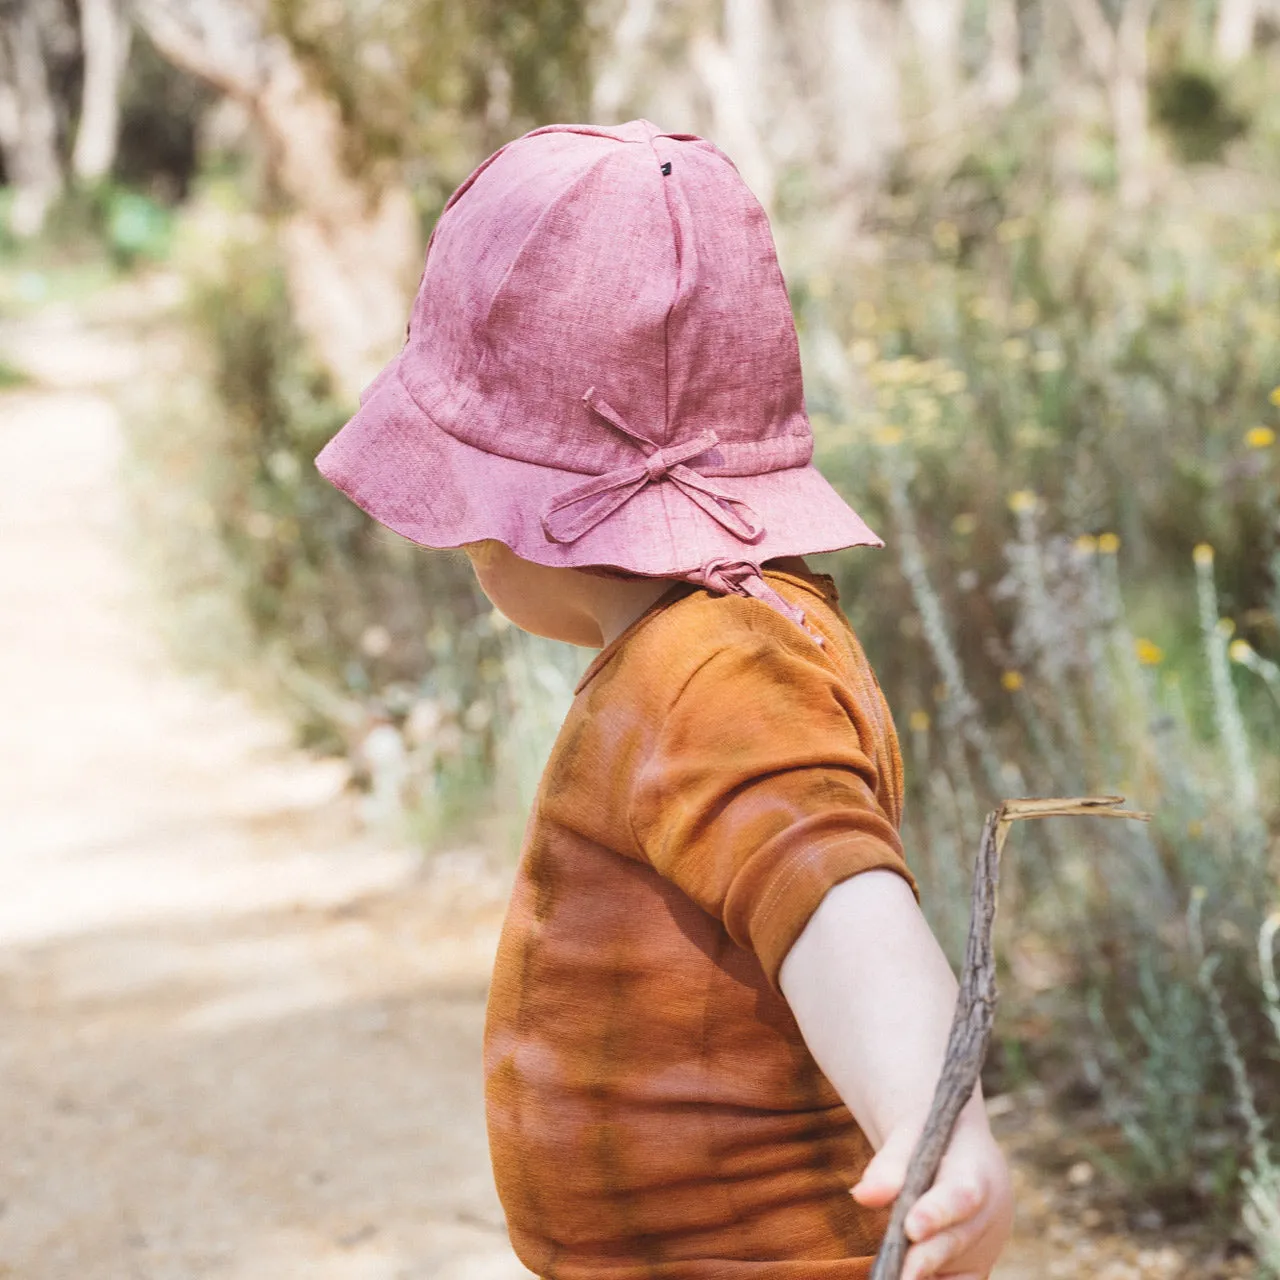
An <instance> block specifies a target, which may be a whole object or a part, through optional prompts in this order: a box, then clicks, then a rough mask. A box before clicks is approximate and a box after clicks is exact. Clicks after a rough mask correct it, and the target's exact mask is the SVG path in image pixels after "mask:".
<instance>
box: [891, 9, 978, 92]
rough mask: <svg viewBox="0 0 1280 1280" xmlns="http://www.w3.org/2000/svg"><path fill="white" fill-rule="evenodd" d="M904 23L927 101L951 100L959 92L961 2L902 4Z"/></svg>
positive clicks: (962, 12) (962, 10) (962, 13)
mask: <svg viewBox="0 0 1280 1280" xmlns="http://www.w3.org/2000/svg"><path fill="white" fill-rule="evenodd" d="M904 12H905V14H906V18H907V23H908V26H909V27H910V31H911V34H912V36H913V40H912V45H913V47H914V53H915V56H916V59H917V60H918V62H919V65H920V68H921V70H922V71H923V72H924V77H925V83H926V87H927V92H928V95H929V100H930V101H931V102H932V103H933V104H935V105H938V104H945V103H950V102H953V101H954V100H955V97H956V94H957V93H958V91H959V88H960V29H961V23H962V22H963V19H964V0H906V3H905V6H904Z"/></svg>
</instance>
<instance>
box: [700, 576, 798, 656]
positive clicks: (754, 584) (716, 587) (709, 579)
mask: <svg viewBox="0 0 1280 1280" xmlns="http://www.w3.org/2000/svg"><path fill="white" fill-rule="evenodd" d="M681 577H683V578H685V579H686V580H687V581H689V582H693V583H696V584H697V585H698V586H700V587H706V588H707V590H709V591H718V592H719V593H720V594H721V595H737V596H750V597H751V598H752V599H754V600H759V601H760V602H761V603H762V604H767V605H768V606H769V607H770V608H771V609H774V610H776V611H777V612H778V613H780V614H782V616H783V617H784V618H790V619H791V621H792V622H794V623H795V624H796V626H798V627H800V628H801V629H802V630H803V631H804V632H805V634H806V635H808V636H809V637H810V638H811V639H812V640H813V641H814V643H815V644H817V645H818V646H819V647H821V646H822V643H823V640H822V636H821V635H819V634H818V633H817V632H816V631H815V630H814V629H813V628H812V627H811V626H809V625H808V623H806V621H805V615H804V610H803V609H801V608H798V607H797V606H796V605H793V604H792V603H791V602H790V601H789V600H787V599H785V598H784V597H783V596H781V595H780V594H779V593H778V592H777V591H775V590H774V589H773V588H772V587H771V586H770V585H769V584H768V583H767V582H766V581H765V579H764V574H763V573H762V572H761V569H760V566H759V565H758V564H756V563H754V562H753V561H751V560H729V559H727V558H724V557H721V558H717V559H715V560H708V561H706V562H705V563H703V564H701V565H699V566H698V567H697V568H696V569H693V570H691V571H690V572H689V573H685V574H681Z"/></svg>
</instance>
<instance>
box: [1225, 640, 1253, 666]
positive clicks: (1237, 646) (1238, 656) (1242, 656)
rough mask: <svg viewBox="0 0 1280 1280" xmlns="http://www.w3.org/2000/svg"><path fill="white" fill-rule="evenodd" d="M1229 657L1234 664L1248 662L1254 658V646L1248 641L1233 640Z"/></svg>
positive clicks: (1228, 652) (1228, 653)
mask: <svg viewBox="0 0 1280 1280" xmlns="http://www.w3.org/2000/svg"><path fill="white" fill-rule="evenodd" d="M1227 656H1228V657H1229V658H1230V659H1231V661H1232V662H1248V661H1249V659H1250V658H1252V657H1253V646H1252V645H1251V644H1250V643H1249V642H1248V641H1247V640H1233V641H1232V642H1231V645H1230V647H1229V648H1228V649H1227Z"/></svg>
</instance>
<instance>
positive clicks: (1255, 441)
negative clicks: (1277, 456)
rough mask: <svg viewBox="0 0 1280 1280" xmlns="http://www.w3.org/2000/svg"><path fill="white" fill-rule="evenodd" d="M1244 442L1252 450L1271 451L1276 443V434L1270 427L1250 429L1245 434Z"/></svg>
mask: <svg viewBox="0 0 1280 1280" xmlns="http://www.w3.org/2000/svg"><path fill="white" fill-rule="evenodd" d="M1244 442H1245V445H1246V447H1248V448H1250V449H1269V448H1271V446H1272V445H1273V444H1275V442H1276V433H1275V432H1274V431H1272V429H1271V428H1270V427H1250V428H1249V430H1248V431H1246V432H1245V433H1244Z"/></svg>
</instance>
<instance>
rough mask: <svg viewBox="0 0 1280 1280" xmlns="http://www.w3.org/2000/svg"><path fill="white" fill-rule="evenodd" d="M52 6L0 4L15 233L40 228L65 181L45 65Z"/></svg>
mask: <svg viewBox="0 0 1280 1280" xmlns="http://www.w3.org/2000/svg"><path fill="white" fill-rule="evenodd" d="M53 8H54V6H53V5H51V4H45V3H41V0H2V3H0V151H3V154H4V168H5V174H6V176H7V178H8V180H9V182H10V183H11V184H12V186H13V188H14V197H13V203H12V206H11V208H10V212H9V224H10V225H9V229H10V231H11V232H12V233H13V234H14V235H16V236H18V237H19V238H26V237H28V236H33V235H35V234H37V233H38V232H39V231H40V229H41V228H42V227H43V226H44V222H45V217H46V215H47V214H48V212H49V209H50V207H51V206H52V205H53V203H54V201H56V200H57V198H58V196H59V194H60V193H61V192H62V188H63V183H64V178H63V169H62V160H61V157H60V156H59V154H58V110H57V102H56V100H55V97H54V92H53V87H52V84H51V76H50V68H49V52H50V50H49V35H48V27H49V25H50V23H51V22H54V21H56V20H57V15H56V14H54V13H53V12H52V10H53Z"/></svg>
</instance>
